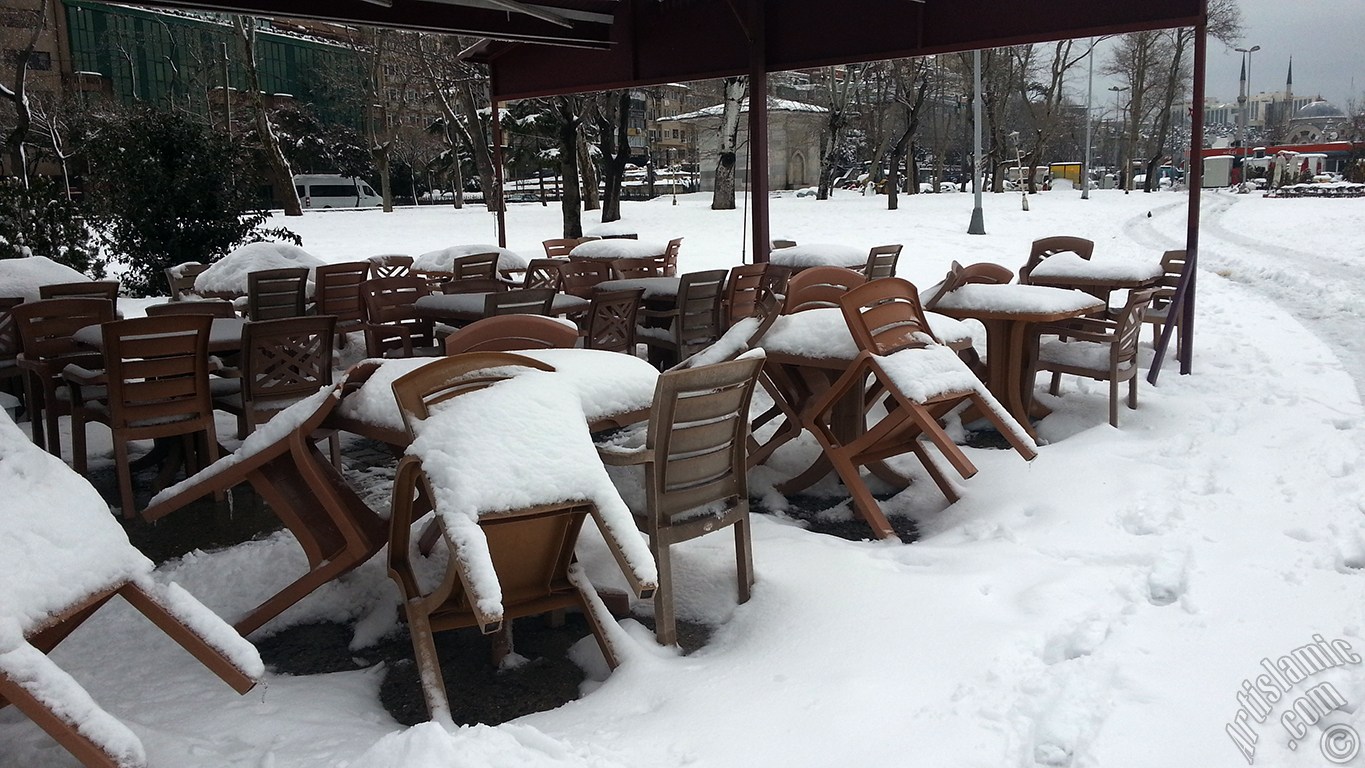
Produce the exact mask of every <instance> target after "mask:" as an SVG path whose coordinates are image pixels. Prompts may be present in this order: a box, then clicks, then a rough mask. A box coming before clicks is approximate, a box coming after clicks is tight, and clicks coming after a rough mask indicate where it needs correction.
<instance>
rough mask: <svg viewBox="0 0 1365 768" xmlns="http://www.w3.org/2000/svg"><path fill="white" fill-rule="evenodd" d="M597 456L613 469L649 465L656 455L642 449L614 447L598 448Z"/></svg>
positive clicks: (603, 446) (599, 446)
mask: <svg viewBox="0 0 1365 768" xmlns="http://www.w3.org/2000/svg"><path fill="white" fill-rule="evenodd" d="M597 455H598V457H599V458H601V459H602V463H603V464H607V465H610V466H613V467H628V466H633V465H635V464H648V463H650V462H652V461H654V455H653V454H651V453H650V452H649V451H646V450H645V449H644V448H643V447H641V448H621V447H618V446H614V445H601V444H599V445H598V446H597Z"/></svg>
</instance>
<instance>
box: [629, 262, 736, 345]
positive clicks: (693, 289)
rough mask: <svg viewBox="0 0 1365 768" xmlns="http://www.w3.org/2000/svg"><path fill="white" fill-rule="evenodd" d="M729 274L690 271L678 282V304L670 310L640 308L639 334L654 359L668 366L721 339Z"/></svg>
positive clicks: (723, 271) (714, 271)
mask: <svg viewBox="0 0 1365 768" xmlns="http://www.w3.org/2000/svg"><path fill="white" fill-rule="evenodd" d="M726 274H727V273H726V271H725V270H723V269H713V270H708V271H705V272H689V273H688V274H686V275H683V276H682V280H681V282H680V283H679V285H678V298H677V303H676V304H674V305H673V306H672V307H670V308H668V309H666V310H651V309H649V308H648V307H646V308H643V309H641V310H640V312H639V315H638V316H639V322H637V323H636V331H635V333H636V338H637V339H638V340H640V341H642V342H644V344H645V345H646V346H648V347H649V354H650V362H652V363H654V364H655V365H657V366H658V367H659V368H668V367H670V366H673V365H676V364H677V363H678V361H679V360H682V359H683V358H685V357H689V356H691V355H692V354H694V353H696V352H697V351H699V350H700V349H702V348H703V347H705V346H706V345H708V344H710V343H711V342H713V341H715V340H716V339H718V338H720V334H721V325H720V301H721V292H722V289H723V288H724V285H725V277H726Z"/></svg>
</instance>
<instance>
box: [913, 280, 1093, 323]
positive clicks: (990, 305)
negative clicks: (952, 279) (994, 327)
mask: <svg viewBox="0 0 1365 768" xmlns="http://www.w3.org/2000/svg"><path fill="white" fill-rule="evenodd" d="M1095 302H1096V299H1095V297H1094V296H1091V295H1090V294H1088V293H1085V292H1083V291H1077V290H1072V289H1068V288H1049V287H1047V286H1042V285H1019V284H1016V283H1010V284H1007V285H986V284H981V283H971V284H968V285H964V286H962V287H960V288H958V289H957V290H955V291H952V292H950V293H949V294H948V295H946V296H944V297H943V298H942V299H940V300H939V302H938V308H939V309H949V310H956V311H962V312H981V313H989V314H999V315H1032V314H1048V313H1054V312H1080V311H1082V310H1085V309H1089V308H1091V307H1093V306H1094V305H1095Z"/></svg>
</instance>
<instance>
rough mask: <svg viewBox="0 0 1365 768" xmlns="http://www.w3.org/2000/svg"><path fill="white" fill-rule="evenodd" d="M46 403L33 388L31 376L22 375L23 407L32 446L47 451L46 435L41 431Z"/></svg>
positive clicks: (39, 392) (40, 394) (40, 393)
mask: <svg viewBox="0 0 1365 768" xmlns="http://www.w3.org/2000/svg"><path fill="white" fill-rule="evenodd" d="M46 405H47V404H46V403H45V402H43V395H42V391H41V390H38V389H37V388H35V387H34V386H33V374H27V373H26V374H24V407H25V408H26V409H27V410H28V424H29V431H30V432H32V433H33V444H34V445H36V446H38V447H39V448H42V449H43V450H47V435H46V432H45V431H44V430H43V419H44V416H45V415H46V414H45V413H44V411H45V410H46Z"/></svg>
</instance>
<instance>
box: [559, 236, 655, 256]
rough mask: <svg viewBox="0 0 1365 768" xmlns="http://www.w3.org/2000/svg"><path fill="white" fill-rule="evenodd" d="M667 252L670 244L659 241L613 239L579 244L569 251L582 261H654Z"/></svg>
mask: <svg viewBox="0 0 1365 768" xmlns="http://www.w3.org/2000/svg"><path fill="white" fill-rule="evenodd" d="M666 250H668V243H665V242H660V241H657V240H630V239H628V238H611V239H608V240H589V241H588V242H586V243H579V244H578V245H576V246H574V249H573V250H572V251H569V255H571V256H577V257H578V258H581V259H652V258H654V257H655V256H661V255H663V252H664V251H666Z"/></svg>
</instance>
